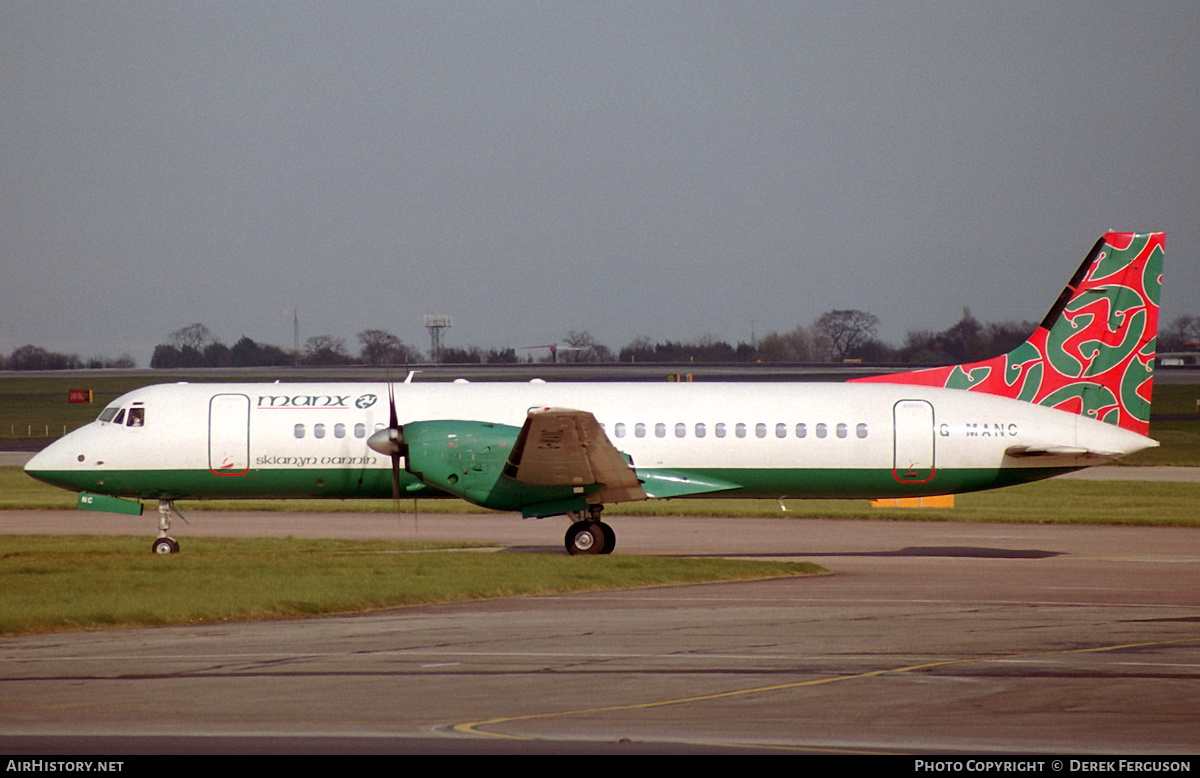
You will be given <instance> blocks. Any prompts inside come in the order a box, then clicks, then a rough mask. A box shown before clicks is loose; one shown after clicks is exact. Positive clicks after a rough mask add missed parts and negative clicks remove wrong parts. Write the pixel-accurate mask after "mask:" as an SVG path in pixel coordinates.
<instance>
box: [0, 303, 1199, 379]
mask: <svg viewBox="0 0 1200 778" xmlns="http://www.w3.org/2000/svg"><path fill="white" fill-rule="evenodd" d="M1035 327H1036V324H1034V323H1032V322H998V323H988V324H984V323H982V322H980V321H978V320H977V319H976V318H975V317H974V316H972V315H971V311H970V310H969V309H967V308H964V309H963V314H962V318H961V319H959V320H958V321H957V322H956V323H955V324H953V325H952V326H950V327H948V328H946V329H945V330H942V331H940V332H934V331H932V330H914V331H911V332H909V333H908V334H907V335H906V336H905V339H904V342H903V343H902V344H901V345H900V346H893V345H891V344H889V343H885V342H883V341H881V340H879V338H878V336H877V333H878V329H879V319H878V317H876V316H875V315H873V314H871V313H867V312H866V311H861V310H832V311H826V312H825V313H823V314H821V315H820V316H819V317H817V319H816V320H814V321H813V322H812V324H809V325H799V326H797V327H795V328H794V329H791V330H788V331H786V332H769V333H767V334H765V335H763V336H762V337H760V338H757V339H755V341H754V342H753V343H738V344H736V345H734V344H731V343H728V342H726V341H723V340H721V339H719V338H717V337H715V336H712V335H703V336H700V337H697V338H694V339H692V340H690V341H687V342H679V341H654V340H652V339H651V338H649V337H648V336H639V337H637V338H634V339H633V340H632V341H630V342H629V343H628V344H626V345H625V346H623V347H622V348H620V349H618V350H616V351H614V350H612V349H610V348H609V347H608V346H606V345H604V344H602V343H599V342H598V341H597V340H596V339H595V337H594V336H592V334H591V333H590V332H588V331H586V330H570V331H568V332H567V334H566V335H565V336H564V338H563V340H562V342H561V343H555V344H546V345H541V346H527V347H521V348H503V349H487V350H485V349H482V348H479V347H478V346H468V347H466V348H457V347H448V348H447V347H443V349H442V350H441V353H440V354H439V355H438V359H437V360H436V361H437V362H439V363H443V364H485V363H519V362H551V361H554V362H566V363H597V362H600V363H603V362H635V363H636V362H649V363H655V362H661V363H688V362H709V363H715V362H725V363H729V362H842V361H845V360H855V361H862V362H869V363H913V364H953V363H957V362H972V361H977V360H980V359H986V358H989V357H992V356H996V355H997V354H1003V353H1006V352H1008V351H1011V350H1012V349H1013V348H1015V347H1016V346H1018V345H1020V344H1021V343H1022V342H1023V341H1024V340H1025V339H1026V338H1027V337H1028V336H1029V334H1030V333H1031V332H1032V331H1033V330H1034V328H1035ZM1198 349H1200V316H1179V317H1177V318H1175V319H1173V320H1172V321H1171V322H1170V323H1169V324H1168V325H1166V326H1164V327H1160V331H1159V342H1158V350H1159V351H1162V352H1172V351H1184V350H1198ZM428 361H434V360H431V359H429V357H428V356H427V355H426V354H424V353H423V352H421V351H420V350H419V349H417V348H415V347H413V346H411V345H409V344H406V343H404V342H403V341H402V340H400V338H398V337H396V336H395V335H393V334H392V333H390V332H388V331H387V330H382V329H369V330H363V331H362V332H359V333H358V335H357V353H352V352H351V349H350V347H349V346H348V345H347V344H346V341H345V339H344V338H338V337H335V336H333V335H316V336H313V337H311V338H309V339H308V340H306V341H305V343H304V347H303V348H302V349H301V351H300V352H299V353H296V352H294V351H292V350H288V349H283V348H280V347H279V346H273V345H268V344H260V343H256V342H255V341H254V340H252V339H250V338H249V337H246V336H245V335H243V336H242V337H241V338H240V339H239V340H238V341H237V342H236V343H234V344H233V346H226V345H225V344H224V343H222V342H221V341H220V340H219V339H218V338H217V337H216V336H215V335H214V334H213V333H212V331H211V330H209V328H208V327H207V326H205V325H204V324H200V323H196V324H190V325H188V326H186V327H181V328H180V329H178V330H176V331H175V332H172V333H171V335H170V336H169V338H168V342H166V343H160V344H159V345H158V346H157V347H155V349H154V356H153V357H152V358H151V360H150V367H152V368H171V367H271V366H284V365H325V366H330V365H404V364H418V363H423V362H428ZM106 367H111V368H129V367H136V363H135V362H134V360H133V358H132V357H130V356H129V355H128V354H122V355H121V356H120V357H118V358H117V359H107V358H102V357H92V358H90V359H87V360H83V359H80V358H79V357H78V356H77V355H74V354H60V353H56V352H51V351H47V350H46V349H43V348H41V347H39V346H34V345H26V346H21V347H20V348H17V349H15V350H14V351H13V352H12V354H11V355H9V356H5V355H3V354H0V369H3V370H70V369H80V368H106Z"/></svg>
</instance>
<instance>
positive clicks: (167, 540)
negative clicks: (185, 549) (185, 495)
mask: <svg viewBox="0 0 1200 778" xmlns="http://www.w3.org/2000/svg"><path fill="white" fill-rule="evenodd" d="M173 507H174V506H172V505H171V501H170V500H159V501H158V537H157V538H155V539H154V542H153V543H152V544H150V550H151V551H153V552H154V553H155V554H178V553H179V541H177V540H176V539H175V538H173V537H171V536H170V535H168V534H167V531H168V530H170V529H171V510H172V508H173Z"/></svg>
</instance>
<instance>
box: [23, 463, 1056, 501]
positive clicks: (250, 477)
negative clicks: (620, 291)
mask: <svg viewBox="0 0 1200 778" xmlns="http://www.w3.org/2000/svg"><path fill="white" fill-rule="evenodd" d="M1074 469H1077V468H1032V467H1020V468H1015V467H1014V468H999V469H995V468H993V469H987V468H971V469H967V468H964V469H953V470H948V469H947V470H938V471H937V472H935V473H933V474H932V475H931V477H929V478H928V480H924V481H922V482H913V483H907V482H903V481H901V480H899V479H898V478H897V477H896V474H894V473H893V472H892V471H891V470H880V469H797V468H779V469H769V470H762V469H725V468H700V469H694V470H689V471H688V472H689V473H693V474H694V475H695V477H697V478H711V479H715V480H718V481H723V482H731V483H736V484H740V485H741V488H739V489H728V490H724V491H719V492H712V493H708V494H701V495H696V496H700V497H714V498H771V499H773V498H776V497H792V498H833V499H838V498H847V499H864V498H865V499H875V498H886V497H917V496H928V495H938V494H952V493H958V492H970V491H979V490H981V489H993V488H997V487H1002V486H1011V485H1013V484H1019V483H1026V482H1029V481H1037V480H1041V479H1043V478H1049V477H1050V476H1054V475H1058V474H1061V473H1064V472H1069V471H1070V470H1074ZM30 475H33V476H34V477H35V478H38V479H39V480H42V481H45V482H47V483H51V484H54V485H55V486H60V487H63V488H66V489H71V490H73V491H87V492H93V493H96V494H109V495H113V496H117V497H131V498H139V499H166V500H184V499H246V498H258V499H285V498H291V499H302V498H325V499H353V498H377V499H386V498H390V497H391V496H392V478H391V471H390V470H386V469H385V470H379V469H370V470H352V469H337V468H329V469H315V468H314V469H308V468H296V469H287V468H282V469H254V470H250V471H248V472H246V473H245V474H243V475H226V476H221V475H216V474H214V473H212V472H211V471H208V470H113V471H105V472H94V473H86V472H80V471H41V472H37V473H30ZM400 491H401V495H402V496H406V497H420V498H423V499H424V498H429V497H445V496H448V495H446V494H444V493H443V492H441V491H439V490H437V489H433V488H431V487H427V486H425V485H424V484H422V483H421V482H420V481H418V480H417V479H416V478H415V477H414V476H412V475H411V474H410V473H407V472H404V471H401V472H400Z"/></svg>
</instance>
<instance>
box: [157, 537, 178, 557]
mask: <svg viewBox="0 0 1200 778" xmlns="http://www.w3.org/2000/svg"><path fill="white" fill-rule="evenodd" d="M150 550H151V551H153V552H154V553H155V554H178V553H179V543H178V542H177V541H176V540H175V538H156V539H155V541H154V543H152V544H151V545H150Z"/></svg>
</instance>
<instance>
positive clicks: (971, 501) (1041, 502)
mask: <svg viewBox="0 0 1200 778" xmlns="http://www.w3.org/2000/svg"><path fill="white" fill-rule="evenodd" d="M75 503H76V495H75V494H74V493H72V492H67V491H63V490H62V489H56V488H54V487H52V486H48V485H46V484H43V483H40V482H38V481H34V480H33V479H32V478H30V477H29V476H27V475H25V473H24V472H23V471H21V469H20V468H17V467H0V510H4V509H10V510H12V509H23V510H45V509H56V508H61V509H69V508H74V507H75ZM954 503H955V505H954V507H953V508H925V509H903V508H872V507H871V506H870V504H869V502H868V501H866V500H785V501H784V505H785V506H786V507H787V511H780V510H779V505H778V503H776V502H775V501H774V500H711V499H710V500H705V499H681V500H651V501H648V502H637V503H623V504H620V505H610V506H607V507H606V508H605V515H606V516H753V517H758V518H784V519H786V518H793V519H803V518H834V519H885V520H917V521H996V522H1017V523H1031V522H1032V523H1043V524H1049V523H1055V524H1129V525H1136V526H1161V527H1194V526H1200V511H1197V510H1196V506H1197V505H1200V483H1185V482H1184V483H1181V482H1165V481H1153V482H1152V481H1082V480H1071V479H1062V478H1058V479H1049V480H1046V481H1038V482H1036V483H1031V484H1022V485H1020V486H1010V487H1007V488H1005V489H994V490H991V491H986V492H973V493H971V494H960V495H957V496H956V497H955V501H954ZM145 505H146V512H147V514H151V519H153V514H154V513H155V511H157V503H155V502H153V501H147V502H146V503H145ZM178 507H179V510H180V511H182V512H183V515H185V516H190V515H191V514H192V513H193V512H195V511H205V510H223V511H296V512H325V513H343V512H349V513H392V512H393V510H394V508H393V506H392V502H391V500H213V501H208V502H187V501H181V502H180V503H179V504H178ZM400 510H401V512H402V513H404V514H406V515H411V513H412V510H413V503H412V501H411V500H409V501H402V502H401V504H400ZM417 510H418V512H419V513H420V514H421V515H425V514H438V513H492V511H488V510H487V509H485V508H479V507H476V506H474V505H471V504H469V503H466V502H463V501H462V500H422V501H421V502H420V503H419V504H418V505H417Z"/></svg>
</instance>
